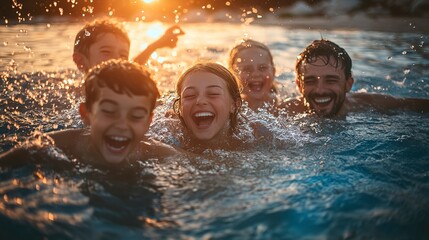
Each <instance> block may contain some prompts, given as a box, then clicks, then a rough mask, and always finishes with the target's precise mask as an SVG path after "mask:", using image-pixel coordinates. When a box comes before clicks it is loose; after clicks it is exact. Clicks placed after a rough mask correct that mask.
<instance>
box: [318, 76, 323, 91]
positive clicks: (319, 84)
mask: <svg viewBox="0 0 429 240" xmlns="http://www.w3.org/2000/svg"><path fill="white" fill-rule="evenodd" d="M324 89H325V83H324V82H323V79H322V78H321V77H317V81H316V90H317V91H323V90H324Z"/></svg>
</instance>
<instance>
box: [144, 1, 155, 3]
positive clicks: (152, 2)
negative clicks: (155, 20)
mask: <svg viewBox="0 0 429 240" xmlns="http://www.w3.org/2000/svg"><path fill="white" fill-rule="evenodd" d="M142 2H144V3H153V2H156V0H142Z"/></svg>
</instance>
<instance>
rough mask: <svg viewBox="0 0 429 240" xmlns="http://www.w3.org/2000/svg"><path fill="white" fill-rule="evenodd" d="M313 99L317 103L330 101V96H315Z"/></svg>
mask: <svg viewBox="0 0 429 240" xmlns="http://www.w3.org/2000/svg"><path fill="white" fill-rule="evenodd" d="M314 101H315V102H317V103H327V102H329V101H331V98H330V97H324V98H315V99H314Z"/></svg>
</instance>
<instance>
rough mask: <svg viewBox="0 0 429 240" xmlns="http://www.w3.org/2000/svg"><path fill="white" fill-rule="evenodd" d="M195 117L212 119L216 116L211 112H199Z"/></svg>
mask: <svg viewBox="0 0 429 240" xmlns="http://www.w3.org/2000/svg"><path fill="white" fill-rule="evenodd" d="M194 116H195V117H211V116H214V114H213V113H211V112H199V113H196V114H195V115H194Z"/></svg>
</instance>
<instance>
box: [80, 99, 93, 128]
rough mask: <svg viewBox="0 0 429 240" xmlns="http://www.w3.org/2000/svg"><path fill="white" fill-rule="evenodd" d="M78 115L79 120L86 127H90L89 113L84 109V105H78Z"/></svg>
mask: <svg viewBox="0 0 429 240" xmlns="http://www.w3.org/2000/svg"><path fill="white" fill-rule="evenodd" d="M79 114H80V118H81V119H82V121H83V123H84V124H85V125H87V126H89V125H91V121H90V119H89V116H88V115H89V111H88V109H87V107H86V104H85V103H81V104H80V105H79Z"/></svg>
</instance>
